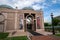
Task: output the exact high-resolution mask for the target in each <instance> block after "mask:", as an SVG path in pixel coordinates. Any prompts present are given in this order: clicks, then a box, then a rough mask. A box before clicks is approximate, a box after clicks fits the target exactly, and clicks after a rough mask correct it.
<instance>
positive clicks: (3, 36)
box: [0, 32, 9, 39]
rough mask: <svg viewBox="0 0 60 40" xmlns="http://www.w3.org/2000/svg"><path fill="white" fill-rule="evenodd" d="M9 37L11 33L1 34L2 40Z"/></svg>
mask: <svg viewBox="0 0 60 40" xmlns="http://www.w3.org/2000/svg"><path fill="white" fill-rule="evenodd" d="M8 35H9V33H3V32H0V39H4V38H6V37H7V36H8Z"/></svg>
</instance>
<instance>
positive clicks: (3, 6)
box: [0, 5, 13, 9]
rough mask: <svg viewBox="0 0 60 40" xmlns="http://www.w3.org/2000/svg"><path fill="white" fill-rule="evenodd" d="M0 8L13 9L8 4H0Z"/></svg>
mask: <svg viewBox="0 0 60 40" xmlns="http://www.w3.org/2000/svg"><path fill="white" fill-rule="evenodd" d="M0 8H8V9H13V8H12V7H11V6H9V5H0Z"/></svg>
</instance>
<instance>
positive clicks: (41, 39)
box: [31, 36, 60, 40]
mask: <svg viewBox="0 0 60 40" xmlns="http://www.w3.org/2000/svg"><path fill="white" fill-rule="evenodd" d="M31 40H60V38H58V37H53V36H32V37H31Z"/></svg>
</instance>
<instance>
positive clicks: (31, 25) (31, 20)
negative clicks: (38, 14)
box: [24, 13, 36, 31]
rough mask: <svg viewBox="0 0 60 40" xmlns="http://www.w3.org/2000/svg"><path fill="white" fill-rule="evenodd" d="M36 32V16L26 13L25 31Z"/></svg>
mask: <svg viewBox="0 0 60 40" xmlns="http://www.w3.org/2000/svg"><path fill="white" fill-rule="evenodd" d="M28 30H32V31H36V20H35V14H32V13H31V14H29V13H24V31H28Z"/></svg>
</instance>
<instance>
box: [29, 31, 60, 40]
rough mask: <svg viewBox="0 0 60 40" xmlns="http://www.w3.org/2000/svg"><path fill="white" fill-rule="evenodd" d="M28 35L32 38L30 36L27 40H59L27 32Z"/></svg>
mask: <svg viewBox="0 0 60 40" xmlns="http://www.w3.org/2000/svg"><path fill="white" fill-rule="evenodd" d="M28 32H29V33H31V34H32V35H33V36H31V35H30V38H29V40H60V38H59V37H55V36H49V35H48V36H46V35H43V34H40V33H37V32H34V31H32V30H31V31H28Z"/></svg>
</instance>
